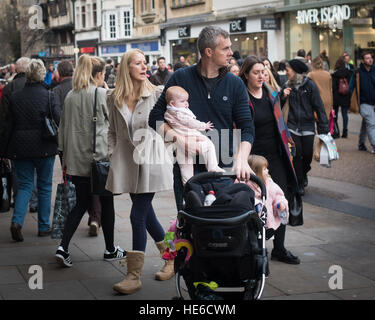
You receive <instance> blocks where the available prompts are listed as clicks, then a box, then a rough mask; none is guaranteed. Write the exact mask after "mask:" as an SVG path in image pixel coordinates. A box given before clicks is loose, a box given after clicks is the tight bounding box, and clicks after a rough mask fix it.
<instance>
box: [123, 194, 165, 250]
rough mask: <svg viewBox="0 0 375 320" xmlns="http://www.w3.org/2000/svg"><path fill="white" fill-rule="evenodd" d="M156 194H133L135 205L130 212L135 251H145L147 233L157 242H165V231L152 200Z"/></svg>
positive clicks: (131, 195)
mask: <svg viewBox="0 0 375 320" xmlns="http://www.w3.org/2000/svg"><path fill="white" fill-rule="evenodd" d="M154 195H155V193H138V194H135V193H131V194H130V197H131V199H132V202H133V205H132V208H131V211H130V222H131V224H132V230H133V250H137V251H143V252H144V251H145V250H146V243H147V233H146V231H147V232H148V233H149V234H150V236H151V237H152V239H153V240H154V241H155V242H160V241H163V239H164V230H163V227H162V226H161V225H160V223H159V221H158V219H157V217H156V215H155V211H154V208H153V207H152V199H153V198H154Z"/></svg>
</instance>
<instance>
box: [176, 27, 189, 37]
mask: <svg viewBox="0 0 375 320" xmlns="http://www.w3.org/2000/svg"><path fill="white" fill-rule="evenodd" d="M178 37H179V38H190V26H181V27H178Z"/></svg>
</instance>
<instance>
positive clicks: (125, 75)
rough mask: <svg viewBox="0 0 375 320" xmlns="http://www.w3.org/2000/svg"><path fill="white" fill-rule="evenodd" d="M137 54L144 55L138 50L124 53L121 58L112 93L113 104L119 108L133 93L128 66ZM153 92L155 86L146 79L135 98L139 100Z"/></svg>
mask: <svg viewBox="0 0 375 320" xmlns="http://www.w3.org/2000/svg"><path fill="white" fill-rule="evenodd" d="M137 53H139V54H141V55H143V56H144V55H145V54H144V53H143V51H141V50H139V49H132V50H130V51H128V52H126V53H125V54H124V55H123V56H122V58H121V63H120V68H119V70H118V73H117V79H116V88H115V89H114V90H113V92H112V96H113V98H114V100H115V103H116V105H117V106H118V107H120V108H121V107H122V104H123V101H125V99H126V98H128V97H129V96H130V95H131V94H132V93H133V91H134V86H133V80H132V78H131V76H130V71H129V66H130V63H131V62H132V61H133V59H134V56H135V55H136V54H137ZM154 90H155V86H154V85H153V84H152V83H151V82H150V81H149V80H148V79H146V80H145V81H143V83H142V86H141V90H140V92H139V93H137V94H138V96H136V97H135V98H136V99H137V100H139V99H140V97H141V96H142V95H143V94H144V93H146V92H152V91H154Z"/></svg>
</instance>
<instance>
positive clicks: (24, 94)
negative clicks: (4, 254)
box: [5, 59, 60, 241]
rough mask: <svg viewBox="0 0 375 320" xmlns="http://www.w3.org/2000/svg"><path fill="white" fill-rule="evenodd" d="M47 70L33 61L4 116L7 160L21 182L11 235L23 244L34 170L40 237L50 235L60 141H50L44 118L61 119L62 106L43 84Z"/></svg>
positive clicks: (40, 62)
mask: <svg viewBox="0 0 375 320" xmlns="http://www.w3.org/2000/svg"><path fill="white" fill-rule="evenodd" d="M45 73H46V69H45V67H44V64H43V62H42V61H41V60H35V59H33V60H31V61H30V63H29V64H28V66H27V68H26V72H25V76H26V84H25V86H24V88H23V89H20V90H16V91H14V92H13V94H12V95H11V98H10V105H9V109H8V110H7V112H6V116H5V150H6V157H7V158H8V159H12V161H13V163H14V168H15V172H16V175H17V180H18V192H17V198H16V202H15V207H14V212H13V217H12V224H11V235H12V238H13V240H15V241H23V235H22V232H21V229H22V226H23V222H24V219H25V215H26V211H27V206H28V203H29V200H30V197H31V194H32V190H33V187H34V170H36V175H37V189H38V229H39V231H38V235H39V236H46V235H49V234H50V233H51V230H50V221H49V220H50V213H51V193H52V174H53V167H54V162H55V155H56V154H57V141H56V140H51V139H47V137H46V135H45V128H44V126H43V123H44V119H45V117H49V118H52V119H53V120H54V121H55V122H56V123H59V120H60V105H58V104H57V102H56V99H55V97H54V94H53V93H51V92H49V91H48V89H47V88H46V87H45V85H44V84H43V79H44V76H45Z"/></svg>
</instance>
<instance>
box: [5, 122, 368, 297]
mask: <svg viewBox="0 0 375 320" xmlns="http://www.w3.org/2000/svg"><path fill="white" fill-rule="evenodd" d="M354 129H355V128H354ZM354 129H353V130H354ZM358 131H359V130H358ZM342 140H344V139H342ZM354 140H355V139H354V138H353V141H354ZM344 142H345V143H347V142H346V141H344ZM353 154H354V155H351V156H352V157H355V158H358V157H363V154H362V153H359V152H355V151H353ZM368 155H370V154H368ZM368 155H367V154H366V157H367V156H368ZM370 156H371V155H370ZM372 157H373V155H372ZM369 159H370V160H368V161H367V162H368V164H369V165H370V166H371V165H372V163H369V162H371V161H374V160H375V159H374V158H369ZM340 161H341V160H340ZM336 163H337V165H338V163H339V161H337V162H336ZM336 163H334V165H333V167H334V166H336ZM315 165H316V164H314V166H315ZM357 169H358V170H359V171H360V173H359V174H360V175H361V176H362V177H363V176H365V174H364V173H363V172H362V171H363V170H364V168H363V167H359V168H357ZM320 170H321V169H320V168H319V170H316V169H315V168H313V170H312V171H311V173H310V177H311V178H310V182H309V187H307V188H306V192H307V193H306V199H308V197H309V195H314V196H316V197H317V198H315V199H317V200H316V201H320V200H322V202H321V203H319V202H318V203H310V202H311V201H305V202H304V225H303V226H301V227H290V226H288V227H287V233H286V241H285V244H286V247H287V248H288V249H289V250H291V252H292V253H293V254H295V255H297V256H299V258H300V259H301V264H300V265H287V264H284V263H281V262H276V261H270V276H269V277H268V278H267V279H266V286H265V290H264V294H263V296H262V299H263V300H356V299H361V300H363V299H364V300H374V299H375V236H374V234H375V219H371V218H369V217H368V216H366V215H364V214H361V212H359V214H357V215H353V214H348V213H345V210H344V212H340V210H341V211H343V210H342V206H341V205H342V203H343V202H344V203H345V202H346V203H347V204H348V205H354V206H357V207H356V208H359V209H360V208H365V209H366V210H370V211H369V212H370V213H371V212H372V214H373V216H375V210H374V205H375V203H374V201H375V198H374V197H373V195H374V194H375V193H374V187H373V185H372V182H371V181H372V179H373V178H374V171H372V172H368V174H367V176H368V177H369V179H370V180H371V181H370V182H371V183H357V182H356V181H352V179H346V180H350V181H345V179H342V180H341V181H338V180H337V179H335V180H333V179H331V178H330V177H328V178H327V176H324V178H323V177H321V175H322V174H321V171H320ZM316 172H318V174H316ZM341 174H342V175H345V173H341ZM53 179H54V188H53V199H54V196H55V192H56V185H57V183H59V182H60V180H61V174H60V166H59V163H58V161H56V166H55V174H54V178H53ZM319 197H320V198H319ZM358 198H359V199H358ZM327 199H329V200H330V201H329V204H330V205H327V203H326V202H327V201H326V200H327ZM153 204H154V208H155V212H156V213H157V215H158V217H159V219H160V221H161V224H162V225H163V227H164V228H165V229H167V228H168V226H169V221H170V220H171V219H174V218H175V212H176V207H175V202H174V197H173V193H172V192H163V193H159V194H157V195H156V196H155V200H154V202H153ZM130 205H131V201H130V198H129V196H128V195H121V196H117V197H115V208H116V222H115V244H119V245H120V246H121V247H122V248H124V249H131V237H132V235H131V225H130V221H129V215H130ZM335 205H337V208H336V207H335ZM371 210H372V211H371ZM366 212H367V211H366ZM11 215H12V212H7V213H0V300H14V299H20V300H46V299H48V300H65V299H69V300H170V299H171V298H172V297H173V296H175V295H176V290H175V283H174V279H171V280H168V281H164V282H159V281H156V280H154V278H153V275H154V273H155V272H156V271H158V270H159V268H160V267H161V266H162V264H163V262H162V261H161V259H160V258H159V257H158V251H157V250H156V247H155V245H154V243H153V241H152V239H151V237H148V243H147V250H146V260H145V267H144V270H143V274H142V283H143V288H142V290H140V291H138V292H137V293H135V294H133V295H129V296H123V295H119V294H117V293H116V292H114V291H113V290H112V286H113V284H114V283H116V282H118V281H121V280H122V279H123V277H124V275H125V274H126V267H123V266H122V265H121V264H120V263H119V262H106V261H103V253H104V239H103V234H102V231H100V234H99V236H98V237H89V236H88V226H87V219H88V216H87V215H85V216H84V218H83V220H82V222H81V224H80V226H79V228H78V230H77V232H76V233H75V235H74V237H73V239H72V242H71V245H70V248H69V249H70V252H71V256H72V260H73V264H74V265H73V267H72V268H60V267H59V266H58V265H57V264H56V261H55V259H54V253H55V251H56V248H57V246H58V244H59V241H58V240H52V239H50V238H39V237H37V214H36V213H28V214H27V216H26V219H25V225H24V227H23V235H24V238H25V240H24V242H21V243H15V242H13V241H12V240H11V236H10V231H9V227H10V219H11ZM51 219H52V217H51ZM267 249H268V252H269V253H270V252H271V250H272V241H268V242H267ZM32 265H39V266H41V267H42V270H43V289H41V290H39V289H35V290H32V289H30V286H29V282H30V279H31V280H32V276H33V274H32V273H29V268H30V266H32ZM332 266H340V267H341V268H342V275H343V288H342V289H331V288H330V287H329V283H330V279H331V277H332V276H334V275H335V273H330V268H331V267H332ZM31 282H32V281H31ZM331 282H332V281H331Z"/></svg>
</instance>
